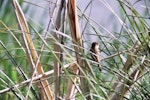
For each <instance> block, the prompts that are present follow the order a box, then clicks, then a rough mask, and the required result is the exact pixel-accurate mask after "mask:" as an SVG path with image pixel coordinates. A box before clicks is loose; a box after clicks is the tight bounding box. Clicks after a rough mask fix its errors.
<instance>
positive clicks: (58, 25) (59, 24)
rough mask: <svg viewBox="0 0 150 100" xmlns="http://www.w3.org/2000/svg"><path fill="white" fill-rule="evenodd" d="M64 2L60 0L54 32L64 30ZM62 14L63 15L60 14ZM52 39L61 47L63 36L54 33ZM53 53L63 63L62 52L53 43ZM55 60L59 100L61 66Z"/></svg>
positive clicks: (57, 96) (56, 88)
mask: <svg viewBox="0 0 150 100" xmlns="http://www.w3.org/2000/svg"><path fill="white" fill-rule="evenodd" d="M64 4H65V0H61V4H60V7H59V10H58V15H57V19H56V24H55V29H56V31H59V30H60V31H62V32H63V33H64V28H65V25H64V24H65V23H64V22H65V21H64V20H65V14H64V13H65V12H63V8H65V5H64ZM62 12H63V13H62ZM61 16H63V19H61ZM61 22H62V23H63V26H62V27H61V24H62V23H61ZM54 38H55V40H57V41H58V42H59V43H61V44H62V45H63V36H62V37H61V35H59V34H57V32H55V34H54ZM54 51H55V52H57V53H55V55H56V57H57V58H58V59H59V60H60V61H61V62H63V55H62V52H63V50H62V49H61V47H60V46H59V45H58V44H57V43H55V45H54ZM57 58H54V77H55V100H59V97H60V79H61V78H60V72H61V65H60V63H59V61H58V59H57Z"/></svg>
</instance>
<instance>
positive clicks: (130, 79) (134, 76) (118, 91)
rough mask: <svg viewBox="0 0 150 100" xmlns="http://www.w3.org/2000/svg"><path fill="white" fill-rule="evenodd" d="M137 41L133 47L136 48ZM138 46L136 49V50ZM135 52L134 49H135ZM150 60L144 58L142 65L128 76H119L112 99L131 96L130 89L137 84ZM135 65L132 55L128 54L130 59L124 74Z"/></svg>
mask: <svg viewBox="0 0 150 100" xmlns="http://www.w3.org/2000/svg"><path fill="white" fill-rule="evenodd" d="M136 45H137V42H136V43H135V44H134V46H133V49H134V48H136ZM137 50H138V48H137V49H136V51H137ZM133 52H134V51H133ZM147 62H148V61H146V60H144V61H143V63H142V65H141V66H140V68H139V67H137V68H136V69H135V70H134V71H133V72H132V73H131V74H130V75H129V76H127V78H126V79H125V78H124V77H121V76H118V79H117V80H118V81H117V82H118V83H114V86H113V90H114V91H115V92H114V93H113V94H111V100H122V99H123V98H129V97H130V92H129V91H130V90H132V88H133V87H134V86H135V83H136V81H137V80H138V78H139V77H140V75H141V72H142V71H144V69H145V66H146V64H147ZM132 66H133V64H132V57H131V55H129V56H128V59H127V61H126V63H125V66H124V68H123V72H124V73H122V74H123V75H125V74H126V73H127V71H128V70H129V69H130V68H131V67H132Z"/></svg>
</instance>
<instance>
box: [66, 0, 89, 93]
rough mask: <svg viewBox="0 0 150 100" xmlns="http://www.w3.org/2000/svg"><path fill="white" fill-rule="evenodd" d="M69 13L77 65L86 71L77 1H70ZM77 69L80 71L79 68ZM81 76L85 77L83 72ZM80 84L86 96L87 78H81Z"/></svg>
mask: <svg viewBox="0 0 150 100" xmlns="http://www.w3.org/2000/svg"><path fill="white" fill-rule="evenodd" d="M67 11H68V20H69V25H70V30H71V37H72V41H73V44H74V45H75V46H74V49H75V54H76V59H77V63H78V65H79V67H80V68H81V69H82V70H84V69H85V64H84V60H83V59H82V53H83V52H84V50H83V42H82V38H81V33H80V29H79V23H78V17H77V9H76V0H68V5H67ZM76 45H77V46H76ZM76 67H77V66H76ZM76 69H78V67H77V68H76ZM79 74H80V75H81V76H83V73H82V72H81V71H80V73H79ZM80 82H81V90H82V92H83V94H85V93H86V92H87V88H86V86H87V84H85V78H84V77H80ZM70 88H71V87H70Z"/></svg>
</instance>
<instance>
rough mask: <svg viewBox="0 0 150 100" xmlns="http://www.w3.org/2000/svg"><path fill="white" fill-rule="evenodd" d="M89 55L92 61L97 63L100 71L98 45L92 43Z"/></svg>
mask: <svg viewBox="0 0 150 100" xmlns="http://www.w3.org/2000/svg"><path fill="white" fill-rule="evenodd" d="M90 55H91V57H92V59H93V60H94V61H96V62H98V63H99V64H98V68H99V70H100V71H101V65H100V51H99V44H98V43H97V42H93V43H92V45H91V49H90Z"/></svg>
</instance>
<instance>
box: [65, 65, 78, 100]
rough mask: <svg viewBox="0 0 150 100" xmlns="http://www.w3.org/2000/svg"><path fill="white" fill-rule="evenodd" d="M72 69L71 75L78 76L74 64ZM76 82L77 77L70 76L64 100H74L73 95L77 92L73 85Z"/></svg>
mask: <svg viewBox="0 0 150 100" xmlns="http://www.w3.org/2000/svg"><path fill="white" fill-rule="evenodd" d="M71 67H72V73H73V74H75V75H78V74H79V70H78V67H77V65H76V64H74V65H73V66H71ZM76 81H77V77H76V76H72V77H71V79H70V80H69V82H68V87H67V94H66V98H65V100H75V94H76V92H77V89H76V87H75V85H74V83H76Z"/></svg>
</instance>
